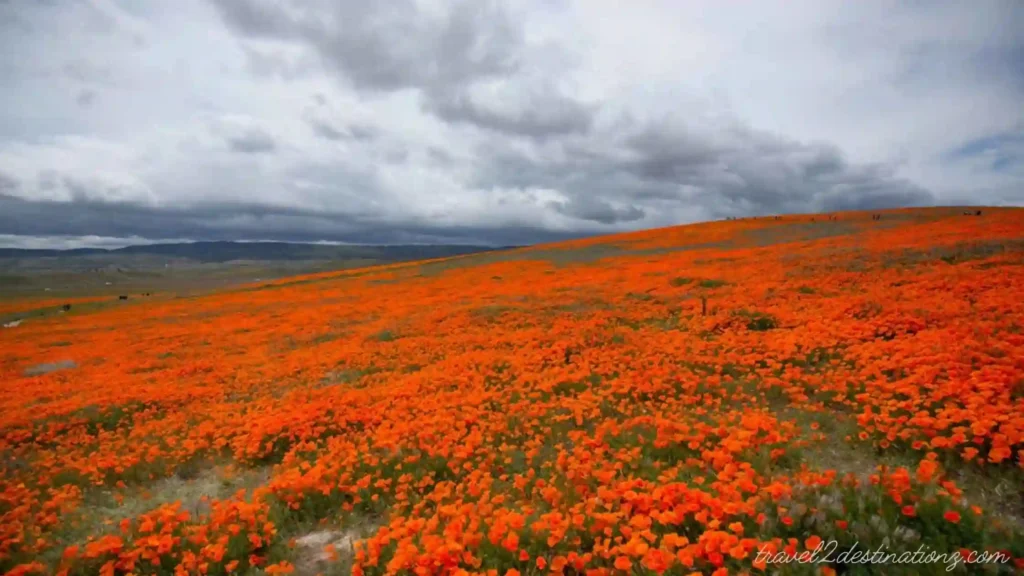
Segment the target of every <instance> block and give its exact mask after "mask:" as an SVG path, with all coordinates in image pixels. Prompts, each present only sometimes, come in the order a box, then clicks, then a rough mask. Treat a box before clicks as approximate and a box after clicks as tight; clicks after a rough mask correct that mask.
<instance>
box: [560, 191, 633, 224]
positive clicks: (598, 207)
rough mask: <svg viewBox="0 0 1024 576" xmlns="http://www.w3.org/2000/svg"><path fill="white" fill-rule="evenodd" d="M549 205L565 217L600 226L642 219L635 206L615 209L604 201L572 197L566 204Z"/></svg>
mask: <svg viewBox="0 0 1024 576" xmlns="http://www.w3.org/2000/svg"><path fill="white" fill-rule="evenodd" d="M551 205H552V207H553V208H554V209H555V210H556V211H558V212H559V213H561V214H564V215H566V216H571V217H573V218H579V219H581V220H589V221H591V222H599V223H601V224H615V223H618V222H633V221H635V220H640V219H641V218H643V217H644V211H643V210H641V209H640V208H637V207H636V206H627V207H624V208H616V207H615V206H612V205H611V204H609V203H608V202H606V201H604V200H601V199H597V198H590V197H586V196H578V197H574V198H572V199H571V200H569V201H568V202H552V203H551Z"/></svg>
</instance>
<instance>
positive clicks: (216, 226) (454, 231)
mask: <svg viewBox="0 0 1024 576" xmlns="http://www.w3.org/2000/svg"><path fill="white" fill-rule="evenodd" d="M382 224H386V225H382ZM0 230H4V231H5V233H4V236H3V237H0V241H2V242H4V244H5V245H8V246H17V245H20V246H24V245H28V244H31V245H33V246H34V247H48V246H51V245H53V244H52V243H51V244H46V243H40V242H38V241H37V242H32V241H23V242H13V241H10V239H9V237H25V238H36V239H45V238H51V239H62V240H61V242H62V243H67V242H71V241H72V240H69V238H78V237H87V236H96V235H95V234H93V232H94V231H97V230H99V231H102V232H103V234H101V235H99V236H101V237H104V238H146V239H148V240H151V241H158V240H167V241H180V240H181V239H204V240H251V239H259V240H274V241H288V242H317V241H334V242H347V243H367V244H422V243H438V244H476V245H493V246H507V245H521V244H533V243H537V242H550V241H557V240H562V239H566V238H571V237H574V236H576V234H572V233H565V232H562V233H559V232H552V231H550V230H544V229H542V228H539V227H531V226H529V225H515V226H506V227H503V228H501V229H498V230H495V229H493V228H490V227H479V226H473V225H447V226H432V225H431V224H430V223H415V222H408V223H382V222H380V221H377V220H374V219H372V218H364V217H356V216H352V215H350V214H346V213H343V212H334V213H332V212H326V213H325V212H321V211H313V210H304V209H292V208H285V207H276V206H267V205H260V204H238V203H236V204H214V203H209V204H205V205H194V206H188V207H174V206H163V207H155V206H141V205H137V204H132V203H123V202H103V201H97V200H92V199H88V198H78V199H76V200H74V201H71V202H53V201H33V200H26V199H23V198H16V197H13V196H8V195H3V194H0ZM154 231H159V233H158V234H154ZM5 239H6V241H4V240H5ZM114 243H116V242H114Z"/></svg>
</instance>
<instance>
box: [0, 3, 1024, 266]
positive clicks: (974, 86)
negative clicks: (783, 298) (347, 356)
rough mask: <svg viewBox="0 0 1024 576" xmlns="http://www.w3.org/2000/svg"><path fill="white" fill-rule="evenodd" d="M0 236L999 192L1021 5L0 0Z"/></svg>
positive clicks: (415, 226) (220, 231) (572, 217)
mask: <svg viewBox="0 0 1024 576" xmlns="http://www.w3.org/2000/svg"><path fill="white" fill-rule="evenodd" d="M0 86H2V89H0V244H2V245H5V246H33V247H39V246H49V245H52V246H57V247H68V246H76V245H82V244H101V245H104V246H108V245H116V244H118V243H119V240H118V239H126V240H124V241H123V242H122V243H127V242H132V243H137V242H142V241H146V240H149V241H153V240H159V239H175V240H177V239H273V240H296V241H313V240H330V241H348V242H373V243H405V242H459V243H467V242H468V243H494V244H510V243H513V244H519V243H531V242H538V241H546V240H552V239H558V238H563V237H570V236H579V235H584V234H593V233H604V232H613V231H619V230H629V229H638V228H649V227H655V226H665V225H671V224H676V223H683V222H692V221H698V220H707V219H714V218H721V217H726V216H742V215H758V214H771V213H780V212H793V211H829V210H841V209H855V208H876V207H877V208H882V207H894V206H905V205H929V204H951V203H954V204H964V203H970V204H1022V203H1024V186H1022V184H1024V2H1020V1H1019V0H1007V1H1005V2H995V1H985V0H978V1H977V2H964V1H959V0H957V1H945V2H943V1H940V2H927V1H916V0H915V1H893V2H871V1H865V2H829V1H824V0H807V1H794V0H781V1H779V2H769V1H765V0H756V1H754V0H751V1H743V2H741V1H738V0H737V1H713V2H711V1H709V2H691V1H687V2H679V1H671V0H665V1H663V2H654V1H636V2H621V1H619V0H576V1H573V0H537V1H533V2H522V1H509V2H489V1H484V0H465V1H462V2H439V1H434V0H387V1H375V2H371V1H356V0H166V1H160V2H158V1H156V0H147V1H141V0H78V1H76V0H0Z"/></svg>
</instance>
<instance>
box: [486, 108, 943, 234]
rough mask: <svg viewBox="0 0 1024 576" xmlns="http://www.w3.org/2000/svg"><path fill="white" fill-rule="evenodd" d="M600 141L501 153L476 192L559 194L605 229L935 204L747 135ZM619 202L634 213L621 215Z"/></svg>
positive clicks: (778, 141)
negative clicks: (669, 208)
mask: <svg viewBox="0 0 1024 576" xmlns="http://www.w3.org/2000/svg"><path fill="white" fill-rule="evenodd" d="M601 140H602V143H601V144H600V145H599V146H598V145H594V144H592V143H590V142H589V141H588V142H584V143H578V142H577V143H572V144H566V145H563V146H561V148H560V149H559V150H558V151H557V153H555V152H552V153H548V154H545V155H537V156H530V157H528V156H526V155H523V154H521V153H519V152H517V151H514V150H511V149H505V150H501V151H493V152H492V153H491V154H490V155H489V159H490V162H489V163H488V164H487V166H486V168H484V169H483V170H481V171H479V172H478V174H477V178H478V181H477V182H476V185H478V186H481V187H489V186H507V187H529V186H533V187H542V188H549V189H553V190H558V191H561V192H563V193H565V194H566V195H568V196H569V198H570V201H569V202H568V203H564V204H557V203H556V204H555V205H554V207H555V208H556V209H557V210H558V211H559V212H561V213H563V214H566V215H570V216H573V217H576V218H580V219H583V220H590V221H595V222H600V223H612V222H629V221H632V220H637V219H640V218H642V217H643V215H644V213H645V212H646V211H650V210H652V209H654V210H656V209H657V207H659V206H663V205H664V203H666V202H669V203H673V204H676V205H678V204H679V203H683V204H685V205H689V206H691V207H694V208H699V209H701V210H702V211H703V213H705V214H708V215H712V216H716V217H722V216H734V215H747V214H774V213H781V212H803V211H808V210H826V211H833V210H845V209H871V208H887V207H897V206H913V205H925V204H929V203H933V202H934V201H935V198H934V197H933V196H932V194H931V193H929V192H928V191H926V190H924V189H922V188H920V187H918V186H916V185H914V184H912V183H909V182H907V181H905V180H902V179H899V178H896V177H895V176H893V172H892V170H891V169H890V168H888V167H886V166H883V165H866V166H862V165H850V164H848V163H847V162H846V161H845V160H844V159H843V157H842V154H841V153H840V152H839V150H837V149H836V148H835V147H833V146H830V145H827V144H801V143H797V142H792V141H789V140H786V139H784V138H781V137H778V136H775V135H772V134H765V133H759V132H755V131H751V130H748V129H742V128H728V129H725V128H723V129H719V130H715V131H707V132H693V131H690V130H687V129H685V128H684V127H681V126H678V125H673V124H671V123H658V124H649V125H646V126H642V127H637V126H634V127H632V128H631V129H628V130H626V131H625V133H623V134H607V135H602V138H601ZM615 202H619V203H622V204H624V205H626V206H627V207H626V208H621V209H615V208H613V207H612V206H613V205H614V203H615Z"/></svg>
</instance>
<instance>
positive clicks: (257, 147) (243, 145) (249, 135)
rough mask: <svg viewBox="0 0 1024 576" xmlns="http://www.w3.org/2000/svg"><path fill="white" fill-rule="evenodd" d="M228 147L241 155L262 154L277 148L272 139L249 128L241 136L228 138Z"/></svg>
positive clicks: (257, 130) (258, 130) (268, 135)
mask: <svg viewBox="0 0 1024 576" xmlns="http://www.w3.org/2000/svg"><path fill="white" fill-rule="evenodd" d="M227 142H228V146H229V147H230V148H231V149H232V150H234V151H235V152H239V153H242V154H263V153H266V152H273V151H274V149H275V148H277V144H276V143H275V142H274V138H273V137H271V136H270V134H267V133H266V132H264V131H262V130H260V129H258V128H250V129H248V130H246V131H244V132H242V133H241V134H236V135H233V136H229V137H228V138H227Z"/></svg>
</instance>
